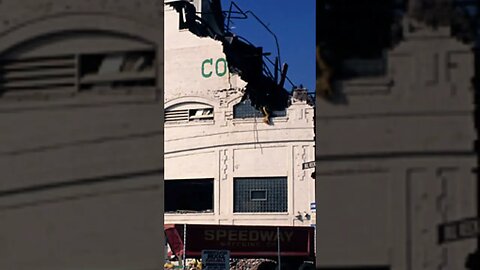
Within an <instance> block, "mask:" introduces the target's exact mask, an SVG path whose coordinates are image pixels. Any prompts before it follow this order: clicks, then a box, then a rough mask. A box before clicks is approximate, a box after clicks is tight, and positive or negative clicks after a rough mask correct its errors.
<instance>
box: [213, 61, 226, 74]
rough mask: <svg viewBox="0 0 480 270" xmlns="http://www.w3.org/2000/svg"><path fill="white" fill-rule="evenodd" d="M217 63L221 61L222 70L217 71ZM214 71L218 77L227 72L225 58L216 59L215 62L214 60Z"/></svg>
mask: <svg viewBox="0 0 480 270" xmlns="http://www.w3.org/2000/svg"><path fill="white" fill-rule="evenodd" d="M218 63H223V68H222V70H223V71H222V72H219V68H218ZM215 72H216V73H217V76H218V77H222V76H224V75H225V74H226V73H227V61H226V60H225V59H223V58H219V59H217V62H215Z"/></svg>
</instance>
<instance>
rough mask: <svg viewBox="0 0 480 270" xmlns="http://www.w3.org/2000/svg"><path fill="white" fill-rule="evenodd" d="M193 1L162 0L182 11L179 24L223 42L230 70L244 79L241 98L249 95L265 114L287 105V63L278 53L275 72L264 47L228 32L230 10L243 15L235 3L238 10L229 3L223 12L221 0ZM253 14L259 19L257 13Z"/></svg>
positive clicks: (254, 104)
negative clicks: (227, 24) (285, 85)
mask: <svg viewBox="0 0 480 270" xmlns="http://www.w3.org/2000/svg"><path fill="white" fill-rule="evenodd" d="M193 2H195V3H192V1H188V0H176V1H165V3H166V4H167V5H170V6H172V7H173V8H174V9H175V10H176V11H177V12H179V14H180V15H181V16H179V18H180V19H179V20H180V21H179V25H180V28H183V29H188V30H189V31H190V32H191V33H193V34H195V35H197V36H200V37H210V38H212V39H215V40H218V41H220V42H221V43H222V46H223V52H224V53H225V55H226V59H227V63H228V68H229V70H230V71H231V72H232V73H234V74H238V75H239V76H240V77H241V79H242V80H244V81H245V82H247V85H246V87H245V96H244V99H246V98H249V99H250V100H251V102H252V105H253V106H254V107H255V108H257V109H259V110H265V111H266V112H267V114H268V113H270V112H272V111H279V110H284V109H285V108H287V107H288V105H289V99H290V94H289V92H288V91H287V90H286V89H285V88H284V84H285V80H286V79H287V77H286V72H287V69H288V66H287V65H286V64H284V65H283V67H281V66H280V63H279V60H278V57H277V59H276V61H275V63H273V66H274V72H271V70H270V69H269V67H268V65H267V62H265V61H264V59H265V58H266V54H265V53H264V52H263V48H262V47H257V46H255V45H254V44H252V43H250V42H248V40H246V39H244V38H242V37H240V36H238V35H236V34H235V33H232V32H230V30H229V29H228V27H226V22H228V21H229V20H230V19H231V18H232V16H231V15H232V14H234V13H235V14H240V15H241V16H244V17H245V18H246V13H245V12H243V11H242V10H241V9H240V8H239V7H238V6H237V5H235V4H234V3H232V4H233V5H235V7H236V9H237V10H238V11H236V12H233V11H232V7H230V10H229V11H227V12H223V11H222V8H221V3H220V0H210V1H193ZM254 16H255V15H254ZM226 17H227V18H226ZM255 18H257V19H258V17H256V16H255ZM271 64H272V63H271ZM279 74H280V75H279Z"/></svg>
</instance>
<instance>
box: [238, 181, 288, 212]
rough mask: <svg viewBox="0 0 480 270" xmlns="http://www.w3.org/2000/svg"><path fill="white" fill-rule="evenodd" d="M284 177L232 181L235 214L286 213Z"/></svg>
mask: <svg viewBox="0 0 480 270" xmlns="http://www.w3.org/2000/svg"><path fill="white" fill-rule="evenodd" d="M287 194H288V192H287V178H286V177H262V178H260V177H249V178H236V179H234V212H235V213H267V212H272V213H279V212H287V201H288V200H287Z"/></svg>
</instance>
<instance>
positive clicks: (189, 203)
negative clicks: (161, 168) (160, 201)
mask: <svg viewBox="0 0 480 270" xmlns="http://www.w3.org/2000/svg"><path fill="white" fill-rule="evenodd" d="M164 192H165V193H164V194H165V212H166V213H167V212H170V213H172V212H173V213H189V212H195V213H197V212H205V213H211V212H213V198H214V196H213V179H187V180H173V179H171V180H165V189H164Z"/></svg>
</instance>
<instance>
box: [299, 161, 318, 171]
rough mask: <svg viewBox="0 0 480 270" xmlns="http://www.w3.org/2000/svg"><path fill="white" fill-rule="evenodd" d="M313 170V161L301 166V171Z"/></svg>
mask: <svg viewBox="0 0 480 270" xmlns="http://www.w3.org/2000/svg"><path fill="white" fill-rule="evenodd" d="M313 168H315V161H310V162H305V163H303V164H302V169H303V170H306V169H313Z"/></svg>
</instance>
